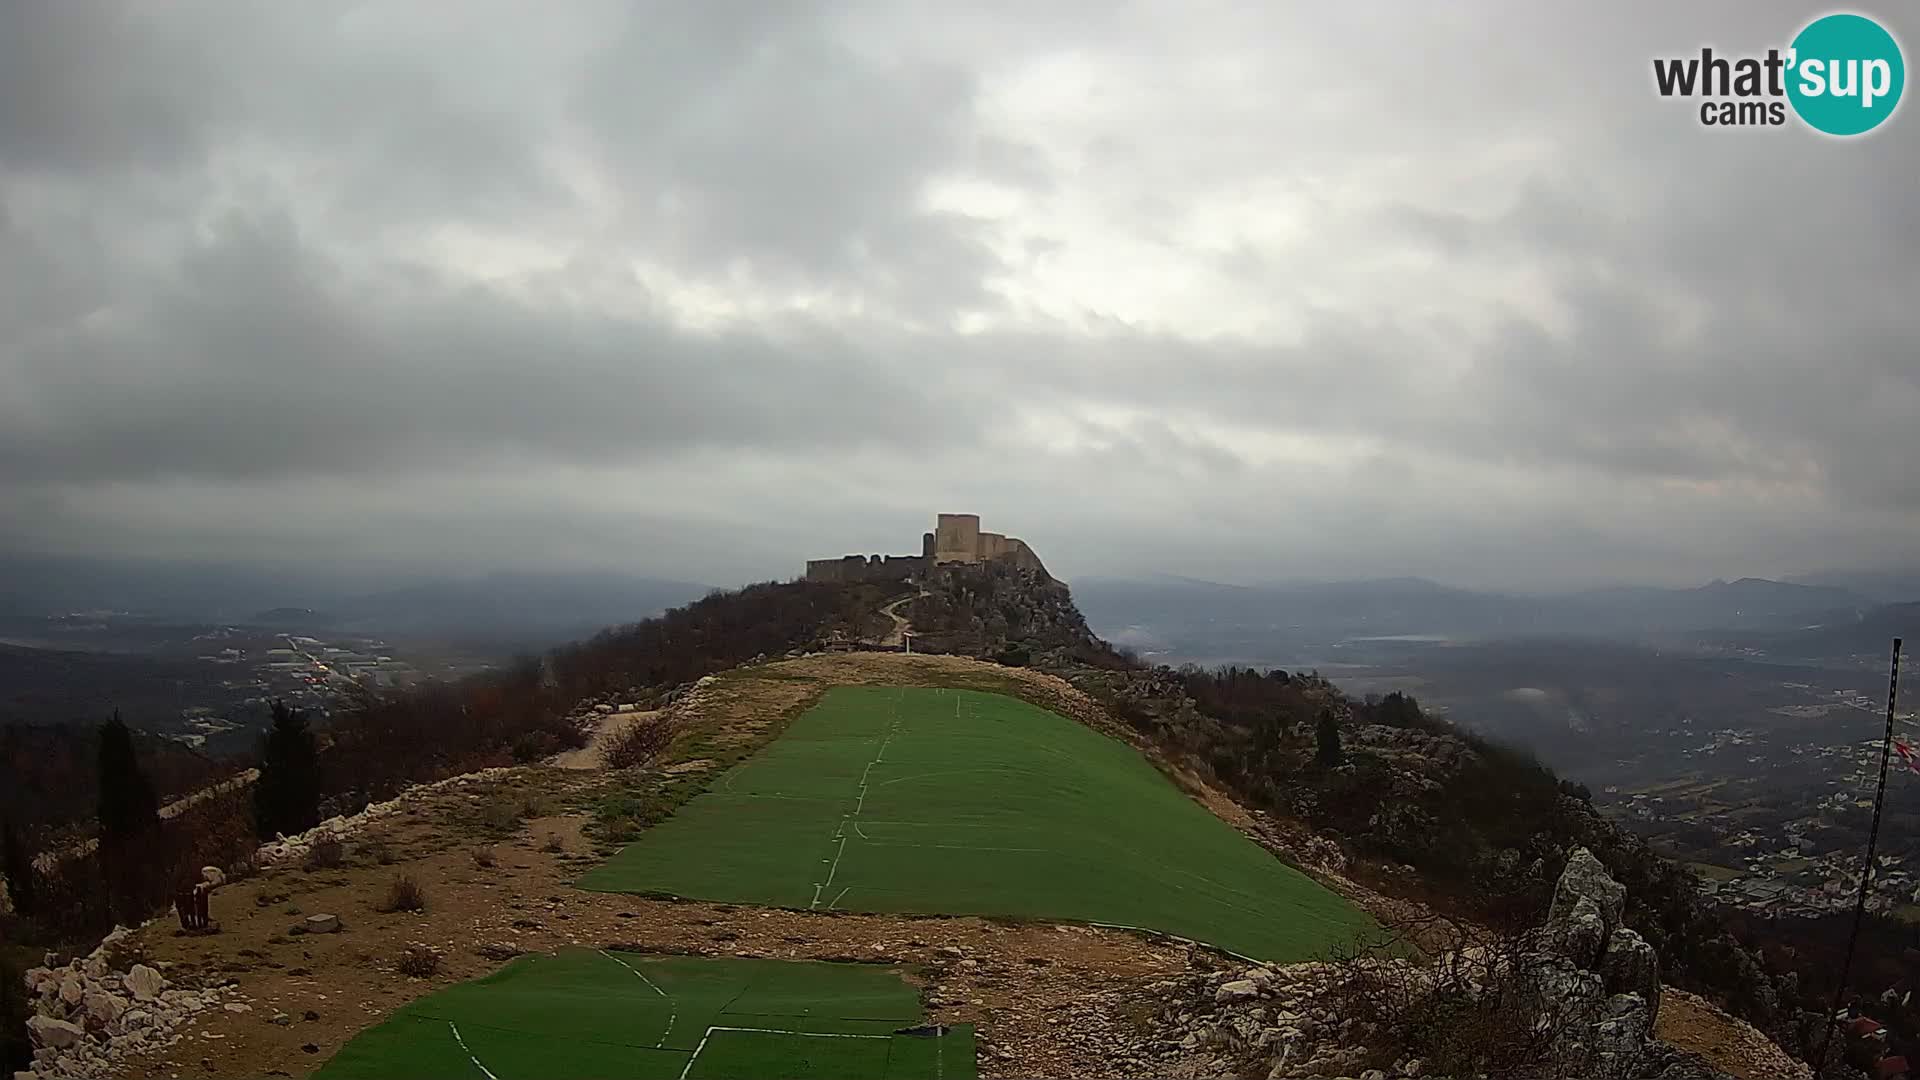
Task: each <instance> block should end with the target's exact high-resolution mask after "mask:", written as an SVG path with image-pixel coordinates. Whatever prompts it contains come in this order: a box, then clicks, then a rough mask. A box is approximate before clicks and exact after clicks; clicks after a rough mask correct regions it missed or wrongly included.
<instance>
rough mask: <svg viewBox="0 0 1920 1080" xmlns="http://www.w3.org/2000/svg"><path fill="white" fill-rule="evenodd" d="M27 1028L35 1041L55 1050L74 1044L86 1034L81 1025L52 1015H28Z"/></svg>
mask: <svg viewBox="0 0 1920 1080" xmlns="http://www.w3.org/2000/svg"><path fill="white" fill-rule="evenodd" d="M27 1030H28V1031H29V1032H31V1033H32V1034H33V1041H34V1042H36V1043H38V1044H39V1045H41V1046H46V1047H51V1048H52V1049H55V1050H61V1049H65V1048H66V1047H69V1046H72V1045H73V1044H74V1043H77V1042H79V1041H80V1040H81V1039H82V1038H83V1037H85V1036H86V1032H85V1031H84V1030H82V1029H81V1027H80V1025H78V1024H69V1023H67V1022H66V1021H65V1020H55V1019H54V1018H52V1017H50V1016H29V1017H27Z"/></svg>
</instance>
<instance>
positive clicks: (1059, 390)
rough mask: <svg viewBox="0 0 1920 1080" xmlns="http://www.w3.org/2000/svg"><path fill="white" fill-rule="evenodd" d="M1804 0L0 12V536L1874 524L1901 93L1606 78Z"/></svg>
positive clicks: (1631, 539)
mask: <svg viewBox="0 0 1920 1080" xmlns="http://www.w3.org/2000/svg"><path fill="white" fill-rule="evenodd" d="M1853 10H1859V11H1863V12H1867V13H1871V14H1874V15H1875V16H1877V17H1879V18H1880V19H1881V20H1882V22H1883V24H1884V25H1887V26H1888V27H1889V28H1890V29H1892V30H1893V31H1894V33H1895V34H1896V35H1898V36H1900V37H1901V38H1902V40H1903V41H1904V42H1905V43H1906V45H1907V54H1908V61H1909V64H1910V65H1911V64H1912V62H1913V60H1914V56H1915V50H1916V45H1920V15H1916V14H1915V12H1914V9H1913V8H1912V7H1911V6H1910V5H1899V4H1878V5H1869V6H1866V7H1860V8H1855V9H1853ZM1387 12H1391V13H1392V15H1391V17H1390V18H1389V17H1387V16H1386V14H1385V13H1387ZM1807 15H1808V9H1807V8H1806V7H1805V6H1804V5H1791V4H1789V5H1764V4H1757V3H1749V2H1744V0H1742V2H1737V3H1721V4H1687V5H1674V4H1668V3H1645V4H1632V5H1629V4H1581V5H1564V4H1552V5H1548V4H1540V3H1538V2H1535V0H1516V2H1513V3H1503V4H1488V3H1473V4H1468V3H1461V4H1454V3H1446V4H1436V3H1429V2H1419V3H1412V2H1410V3H1405V4H1400V5H1394V6H1391V7H1382V6H1380V5H1374V4H1367V5H1336V4H1314V5H1307V4H1297V3H1253V2H1245V3H1201V2H1195V0H1169V2H1166V3H1144V2H1143V3H1093V2H1084V3H1082V2H1073V3H1067V2H1055V3H1044V4H1034V3H1026V2H1019V3H1016V2H1012V0H993V2H977V0H972V2H967V3H942V4H931V3H929V4H921V3H910V2H904V0H872V2H867V3H800V2H795V0H779V2H764V0H753V2H730V0H688V2H685V3H642V4H606V3H595V2H586V0H569V2H568V3H564V4H540V5H536V4H531V3H491V2H487V3H476V2H472V0H468V2H464V3H461V4H458V5H453V4H442V3H430V4H420V5H409V4H372V3H368V4H347V3H327V2H320V3H300V4H240V3H224V2H223V3H216V4H195V3H168V4H148V3H144V2H141V3H133V2H129V3H125V4H96V3H83V2H74V0H20V2H15V3H6V4H0V521H4V523H5V524H4V525H3V526H0V546H5V547H11V548H15V549H26V550H35V551H65V552H75V553H98V554H139V555H147V556H161V557H169V558H196V559H216V560H224V559H232V560H244V561H250V562H252V561H260V562H272V561H284V560H289V559H293V560H301V561H305V562H308V563H310V564H313V565H323V564H324V565H328V566H343V567H353V566H359V565H374V564H378V565H382V566H386V567H389V568H393V567H400V568H419V569H426V570H434V571H440V572H444V571H464V570H489V569H501V568H543V567H553V568H584V567H593V568H614V569H620V570H626V571H630V572H634V573H640V574H648V575H655V576H665V577H678V578H688V579H693V580H700V581H707V582H714V583H721V584H727V583H734V582H739V581H743V580H748V579H756V578H767V577H786V576H790V575H791V574H793V573H795V572H796V571H797V570H798V569H799V563H800V561H801V560H803V559H805V558H807V557H818V556H823V555H838V554H843V553H846V552H851V551H894V552H907V551H913V550H917V546H918V542H919V535H920V533H921V531H923V530H924V529H926V528H930V527H931V519H932V515H933V514H934V512H935V511H938V510H964V511H973V512H977V513H979V514H981V515H982V517H983V519H984V520H983V524H984V525H985V527H987V528H989V529H995V530H998V531H1003V532H1007V533H1011V534H1014V535H1018V536H1021V537H1023V538H1025V539H1026V540H1028V541H1029V542H1030V543H1032V544H1033V545H1034V547H1035V548H1036V549H1037V550H1038V551H1039V552H1040V554H1041V556H1042V557H1043V558H1045V559H1046V560H1047V561H1048V562H1049V564H1050V566H1051V568H1052V569H1053V570H1054V571H1055V572H1056V573H1057V574H1060V575H1062V576H1066V577H1073V576H1078V575H1091V574H1129V573H1139V572H1151V571H1164V572H1174V573H1183V574H1191V575H1194V576H1202V577H1214V578H1220V579H1227V580H1258V579H1268V578H1297V577H1347V576H1376V575H1378V576H1385V575H1401V574H1422V575H1428V576H1432V577H1437V578H1440V579H1443V580H1446V581H1450V582H1458V583H1463V584H1477V585H1500V586H1516V587H1536V586H1550V585H1556V584H1572V583H1589V582H1597V581H1613V580H1624V579H1632V580H1643V581H1655V582H1687V581H1700V580H1705V579H1707V578H1710V577H1716V576H1719V577H1735V576H1740V575H1744V574H1756V575H1785V574H1791V573H1796V572H1805V571H1813V570H1819V569H1826V568H1844V567H1859V566H1871V565H1884V564H1896V563H1902V562H1904V563H1905V564H1907V565H1912V562H1913V558H1914V556H1915V555H1916V553H1917V552H1920V471H1917V470H1920V187H1917V186H1916V180H1915V178H1916V176H1920V113H1916V112H1915V109H1916V107H1917V106H1916V105H1915V104H1914V103H1913V102H1907V103H1905V104H1904V105H1903V106H1902V108H1901V111H1900V113H1898V114H1897V115H1896V116H1895V117H1894V118H1893V119H1892V120H1891V121H1889V123H1888V124H1887V125H1885V126H1884V127H1883V128H1882V129H1881V130H1880V131H1878V132H1876V133H1874V134H1872V135H1870V136H1867V137H1864V138H1856V139H1851V140H1837V139H1828V138H1823V137H1821V136H1818V135H1816V134H1813V133H1812V132H1810V131H1808V130H1807V129H1805V128H1802V127H1798V126H1789V127H1786V128H1777V129H1765V128H1762V129H1732V130H1715V129H1710V128H1703V127H1702V126H1700V124H1699V122H1698V119H1697V114H1696V109H1695V107H1694V106H1691V105H1688V104H1685V103H1682V102H1677V101H1670V100H1661V99H1660V98H1658V97H1657V96H1656V95H1655V93H1654V91H1653V82H1652V75H1651V59H1652V58H1653V57H1654V56H1681V55H1686V54H1689V53H1694V54H1697V53H1698V50H1699V48H1700V47H1701V45H1703V44H1713V45H1714V46H1715V47H1716V48H1718V49H1722V50H1734V51H1738V50H1749V51H1763V50H1764V49H1765V48H1766V47H1768V46H1770V45H1777V46H1783V47H1784V45H1785V44H1786V43H1787V41H1788V40H1789V39H1790V38H1791V36H1792V34H1793V33H1794V31H1796V30H1797V29H1798V28H1799V26H1800V25H1802V24H1803V23H1804V22H1805V20H1806V18H1807ZM1909 96H1911V95H1909Z"/></svg>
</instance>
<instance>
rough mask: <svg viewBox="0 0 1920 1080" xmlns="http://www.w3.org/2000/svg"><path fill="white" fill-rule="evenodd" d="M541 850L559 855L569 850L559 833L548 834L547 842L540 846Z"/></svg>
mask: <svg viewBox="0 0 1920 1080" xmlns="http://www.w3.org/2000/svg"><path fill="white" fill-rule="evenodd" d="M540 850H541V851H545V852H549V853H551V854H556V855H557V854H559V853H560V852H562V851H565V850H567V845H566V842H565V841H563V840H561V839H560V834H559V833H548V834H547V842H546V843H544V844H541V845H540Z"/></svg>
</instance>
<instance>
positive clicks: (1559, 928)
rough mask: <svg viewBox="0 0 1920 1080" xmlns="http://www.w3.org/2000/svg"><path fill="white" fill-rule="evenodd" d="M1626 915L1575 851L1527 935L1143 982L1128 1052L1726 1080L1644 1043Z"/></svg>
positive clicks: (1647, 979) (1390, 1070)
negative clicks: (1134, 1045) (1144, 1027)
mask: <svg viewBox="0 0 1920 1080" xmlns="http://www.w3.org/2000/svg"><path fill="white" fill-rule="evenodd" d="M1625 901H1626V890H1625V889H1624V888H1622V887H1621V885H1620V883H1619V882H1618V881H1615V880H1614V879H1613V878H1612V877H1611V876H1610V875H1608V874H1607V872H1606V870H1605V868H1604V867H1602V866H1601V865H1600V862H1599V860H1598V859H1595V858H1594V857H1593V855H1592V854H1591V853H1589V852H1587V851H1586V850H1585V849H1580V850H1577V851H1575V852H1574V854H1573V856H1572V857H1571V858H1569V859H1568V862H1567V868H1566V871H1565V872H1564V873H1563V874H1562V875H1561V877H1560V879H1559V883H1558V885H1557V887H1556V889H1555V892H1554V901H1553V908H1552V913H1551V915H1550V916H1549V918H1548V920H1547V923H1546V924H1545V925H1544V926H1542V927H1541V928H1540V929H1538V930H1537V931H1535V932H1533V933H1530V934H1526V935H1521V936H1519V937H1517V938H1509V939H1504V940H1502V941H1499V942H1497V943H1494V944H1491V945H1483V946H1477V947H1474V948H1470V949H1463V950H1460V951H1458V952H1454V953H1447V954H1443V955H1439V956H1435V957H1433V958H1431V960H1430V961H1429V962H1427V963H1415V962H1412V961H1409V960H1406V959H1403V958H1400V957H1398V956H1395V955H1393V954H1392V953H1383V954H1380V955H1372V956H1366V957H1360V958H1354V959H1346V960H1342V961H1337V962H1324V963H1309V964H1295V965H1292V966H1285V967H1277V966H1271V965H1259V966H1254V967H1249V968H1241V969H1236V970H1223V971H1213V972H1204V973H1196V974H1194V975H1191V976H1188V977H1186V978H1184V979H1182V980H1180V981H1178V982H1173V983H1161V984H1157V985H1156V986H1153V987H1149V988H1148V990H1149V992H1152V993H1155V994H1157V995H1159V996H1161V998H1162V1005H1161V1007H1160V1010H1159V1012H1158V1014H1157V1015H1156V1017H1155V1020H1154V1028H1153V1038H1152V1039H1151V1040H1150V1042H1149V1044H1148V1045H1147V1046H1145V1047H1142V1048H1140V1049H1141V1052H1143V1053H1144V1054H1145V1055H1146V1056H1148V1057H1149V1058H1157V1059H1158V1060H1160V1061H1162V1062H1163V1063H1165V1072H1166V1073H1167V1074H1168V1075H1174V1076H1183V1077H1212V1076H1219V1077H1226V1076H1266V1077H1268V1078H1270V1080H1286V1078H1292V1077H1322V1076H1325V1077H1360V1078H1364V1080H1402V1078H1406V1080H1412V1078H1436V1077H1440V1078H1444V1077H1450V1076H1460V1077H1471V1076H1484V1075H1491V1076H1494V1077H1509V1078H1518V1077H1522V1076H1524V1077H1528V1078H1530V1080H1531V1078H1533V1077H1536V1076H1537V1077H1547V1076H1551V1077H1579V1078H1581V1080H1730V1078H1729V1077H1728V1076H1727V1074H1725V1073H1722V1072H1719V1071H1717V1070H1716V1069H1714V1068H1712V1067H1711V1066H1710V1065H1708V1064H1707V1063H1706V1062H1705V1061H1703V1060H1702V1059H1700V1058H1699V1057H1697V1056H1695V1055H1693V1054H1690V1053H1687V1052H1685V1051H1681V1050H1679V1049H1676V1048H1674V1047H1671V1046H1666V1045H1664V1044H1662V1043H1660V1042H1659V1041H1658V1040H1656V1039H1655V1038H1654V1036H1653V1027H1654V1019H1655V1017H1656V1016H1657V1014H1658V1012H1659V1008H1660V997H1661V988H1660V966H1659V957H1658V956H1657V955H1656V954H1655V952H1654V949H1653V947H1652V946H1651V945H1649V944H1648V943H1647V942H1646V941H1645V939H1643V938H1642V937H1641V936H1640V935H1639V934H1637V933H1635V932H1634V931H1632V930H1630V929H1627V928H1626V927H1625V926H1623V925H1621V922H1622V918H1623V912H1624V910H1625ZM1416 1017H1423V1019H1416ZM1436 1017H1444V1018H1446V1019H1445V1020H1443V1021H1436V1020H1435V1019H1434V1018H1436ZM1436 1024H1441V1025H1444V1024H1455V1025H1459V1028H1458V1030H1448V1029H1446V1028H1445V1027H1444V1026H1441V1027H1436V1026H1435V1025H1436ZM1476 1039H1478V1040H1505V1041H1506V1042H1508V1043H1509V1045H1506V1046H1500V1047H1492V1046H1476V1045H1475V1040H1476ZM1436 1057H1438V1058H1450V1059H1451V1060H1437V1059H1436ZM1462 1058H1466V1059H1470V1060H1468V1061H1467V1062H1466V1063H1465V1065H1464V1066H1463V1064H1462V1062H1461V1060H1460V1059H1462ZM1516 1070H1517V1071H1516Z"/></svg>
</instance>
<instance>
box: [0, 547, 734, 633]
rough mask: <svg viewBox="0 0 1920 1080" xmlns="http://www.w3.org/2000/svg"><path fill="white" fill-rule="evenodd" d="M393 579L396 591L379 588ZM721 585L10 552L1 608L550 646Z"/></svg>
mask: <svg viewBox="0 0 1920 1080" xmlns="http://www.w3.org/2000/svg"><path fill="white" fill-rule="evenodd" d="M381 585H385V586H386V587H377V588H376V587H373V586H381ZM710 590H711V586H708V585H702V584H698V583H694V582H686V581H670V580H662V579H659V578H650V577H641V576H633V575H626V574H616V573H569V572H557V573H497V574H491V575H487V576H483V577H472V578H441V579H430V580H415V581H410V582H405V583H400V584H390V583H386V582H372V583H367V582H360V583H354V582H350V581H344V580H340V579H333V578H329V577H327V576H326V575H325V574H324V573H322V572H320V571H305V570H287V571H280V570H264V569H259V568H252V567H244V566H242V567H233V566H222V565H214V564H195V563H172V562H139V561H112V560H97V559H79V558H63V557H58V556H41V555H25V556H23V555H0V615H25V616H46V615H57V614H65V613H68V612H76V611H111V612H123V613H130V614H132V615H136V616H141V617H146V618H152V619H162V620H171V621H175V622H179V623H194V624H247V625H253V626H261V627H267V628H271V629H275V630H286V631H298V630H307V631H321V630H337V631H344V632H350V633H364V634H370V635H374V636H414V637H422V638H434V639H438V640H445V641H458V642H467V643H473V644H482V645H486V646H488V647H490V648H494V649H498V648H501V647H514V648H519V647H529V648H537V647H545V646H547V645H553V644H557V643H559V642H561V641H564V640H566V639H568V638H570V637H576V636H581V635H586V634H591V633H593V632H594V631H597V630H599V629H600V628H602V627H605V626H609V625H619V624H623V623H630V622H635V621H638V620H640V619H644V618H646V617H648V616H650V615H657V614H659V613H660V612H661V611H664V610H666V609H667V608H669V607H673V606H675V605H678V604H684V603H687V602H688V601H691V600H696V599H698V598H700V597H701V596H704V595H705V594H706V593H707V592H709V591H710Z"/></svg>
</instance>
